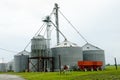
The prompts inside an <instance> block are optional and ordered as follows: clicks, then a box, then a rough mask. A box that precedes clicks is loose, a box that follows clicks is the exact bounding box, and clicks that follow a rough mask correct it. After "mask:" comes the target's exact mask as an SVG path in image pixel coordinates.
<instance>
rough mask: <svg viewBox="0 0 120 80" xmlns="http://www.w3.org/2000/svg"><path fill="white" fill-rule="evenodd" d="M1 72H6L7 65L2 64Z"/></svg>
mask: <svg viewBox="0 0 120 80" xmlns="http://www.w3.org/2000/svg"><path fill="white" fill-rule="evenodd" d="M0 72H6V63H0Z"/></svg>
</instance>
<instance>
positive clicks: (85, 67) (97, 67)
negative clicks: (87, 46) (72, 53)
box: [78, 61, 103, 71]
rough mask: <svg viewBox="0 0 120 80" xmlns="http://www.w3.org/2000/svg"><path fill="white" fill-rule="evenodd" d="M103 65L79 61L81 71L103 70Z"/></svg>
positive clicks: (98, 62)
mask: <svg viewBox="0 0 120 80" xmlns="http://www.w3.org/2000/svg"><path fill="white" fill-rule="evenodd" d="M102 65H103V62H102V61H78V66H79V69H80V70H83V71H93V70H96V71H97V70H101V69H102V68H101V67H102Z"/></svg>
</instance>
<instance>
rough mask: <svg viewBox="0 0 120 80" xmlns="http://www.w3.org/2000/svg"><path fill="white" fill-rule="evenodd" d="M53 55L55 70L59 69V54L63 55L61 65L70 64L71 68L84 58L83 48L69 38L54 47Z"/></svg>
mask: <svg viewBox="0 0 120 80" xmlns="http://www.w3.org/2000/svg"><path fill="white" fill-rule="evenodd" d="M52 55H53V57H54V65H55V69H54V70H55V71H58V70H59V58H58V56H59V55H60V56H61V67H63V66H64V65H69V67H70V69H73V67H75V66H76V65H77V61H79V60H83V53H82V48H81V47H79V46H77V45H76V44H75V43H71V42H69V41H67V40H65V41H64V42H62V43H60V44H59V45H57V46H56V47H53V48H52Z"/></svg>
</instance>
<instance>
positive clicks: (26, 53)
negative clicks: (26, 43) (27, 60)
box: [17, 50, 30, 55]
mask: <svg viewBox="0 0 120 80" xmlns="http://www.w3.org/2000/svg"><path fill="white" fill-rule="evenodd" d="M29 53H30V52H28V51H26V50H23V51H21V52H19V53H18V54H17V55H29Z"/></svg>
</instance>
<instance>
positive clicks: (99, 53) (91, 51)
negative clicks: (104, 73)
mask: <svg viewBox="0 0 120 80" xmlns="http://www.w3.org/2000/svg"><path fill="white" fill-rule="evenodd" d="M82 49H83V60H84V61H102V62H103V66H102V69H104V68H105V55H104V50H102V49H100V48H98V47H96V46H93V45H91V44H89V43H87V44H85V45H84V46H83V47H82Z"/></svg>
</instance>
